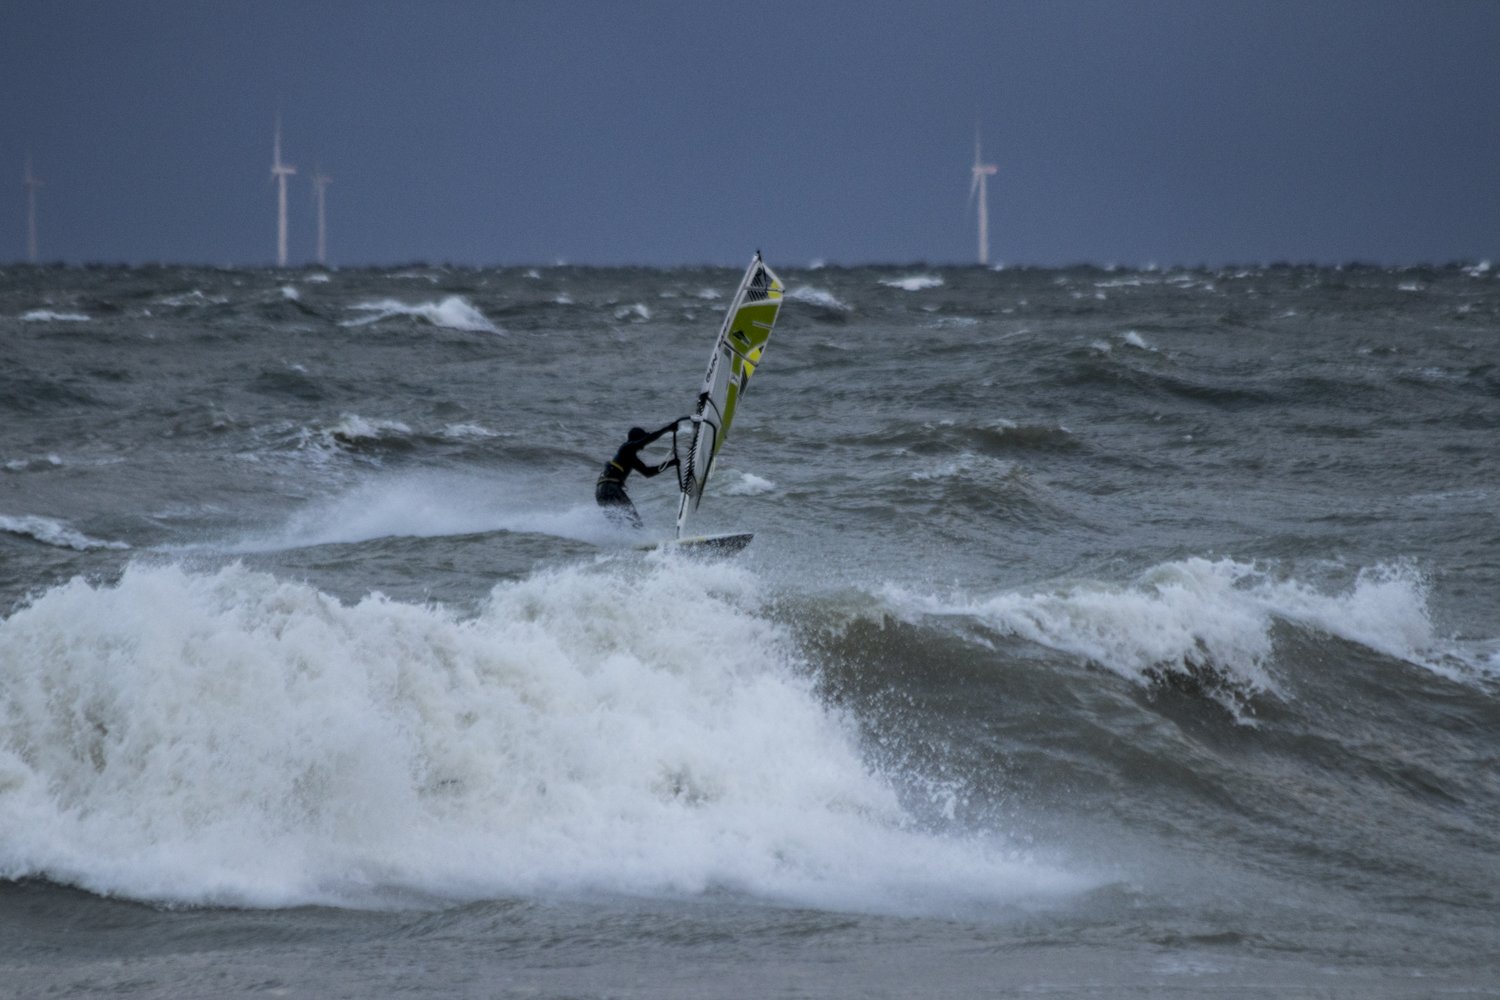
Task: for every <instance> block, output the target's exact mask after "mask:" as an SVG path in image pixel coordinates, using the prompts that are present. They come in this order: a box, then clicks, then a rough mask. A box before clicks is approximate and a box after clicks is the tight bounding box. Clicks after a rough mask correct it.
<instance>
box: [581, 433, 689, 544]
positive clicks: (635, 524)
mask: <svg viewBox="0 0 1500 1000" xmlns="http://www.w3.org/2000/svg"><path fill="white" fill-rule="evenodd" d="M686 419H688V418H687V417H679V418H678V419H676V420H674V421H672V422H671V423H670V424H667V426H665V427H663V428H661V429H660V430H655V431H652V432H651V433H649V434H647V433H646V432H645V431H644V430H643V429H641V428H639V427H632V428H630V433H629V434H628V435H627V436H626V438H625V443H624V444H622V445H620V449H619V451H616V452H615V457H614V458H612V459H610V460H609V462H608V463H606V464H605V466H604V471H603V472H602V473H600V474H599V482H598V483H597V484H596V485H595V486H594V499H595V500H596V501H598V503H599V506H600V507H601V508H603V510H604V515H605V516H606V517H608V518H609V519H610V520H611V521H613V522H614V523H615V524H619V525H629V526H630V527H632V528H639V527H641V515H640V514H638V513H636V509H635V504H633V503H631V502H630V495H629V494H627V493H626V492H625V478H626V477H627V476H629V475H630V473H631V471H632V470H634V471H636V472H639V473H640V474H641V475H643V476H645V477H646V478H647V479H650V478H651V477H652V476H654V475H656V474H657V473H659V472H665V471H666V470H667V469H670V468H671V467H672V466H674V465H676V464H677V456H676V455H673V456H672V457H671V458H669V459H667V460H666V461H665V462H662V463H661V464H660V465H647V464H646V463H645V462H642V461H641V449H642V448H644V447H646V445H648V444H650V443H651V442H652V441H655V440H656V439H657V438H659V437H661V436H662V435H663V434H665V433H667V431H669V430H671V429H672V428H674V427H676V426H677V425H678V424H680V423H682V421H684V420H686Z"/></svg>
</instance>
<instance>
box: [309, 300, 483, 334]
mask: <svg viewBox="0 0 1500 1000" xmlns="http://www.w3.org/2000/svg"><path fill="white" fill-rule="evenodd" d="M350 308H352V309H356V310H359V311H360V312H365V313H369V315H368V316H361V317H360V318H358V319H352V320H345V321H344V322H342V323H340V324H339V325H340V326H346V327H354V326H369V325H370V324H371V323H379V322H380V321H381V320H385V319H390V318H392V317H393V316H412V317H415V318H417V319H421V320H425V321H427V322H428V323H431V324H432V325H433V326H440V327H445V328H447V329H450V330H467V331H470V332H476V333H500V332H502V331H501V329H500V328H499V327H497V326H496V325H495V324H494V323H491V322H490V321H489V320H488V319H486V318H485V316H484V314H483V313H481V312H480V311H479V310H478V309H476V308H474V306H473V305H471V304H470V303H469V301H468V300H467V299H465V298H463V297H462V296H459V295H450V296H448V297H447V298H446V299H443V300H442V301H441V302H418V303H415V304H410V303H406V302H401V301H399V300H397V299H380V300H378V301H375V302H360V303H356V304H355V305H353V306H351V307H350Z"/></svg>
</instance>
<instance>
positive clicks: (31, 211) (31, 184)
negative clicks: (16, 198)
mask: <svg viewBox="0 0 1500 1000" xmlns="http://www.w3.org/2000/svg"><path fill="white" fill-rule="evenodd" d="M21 186H22V187H24V188H25V189H26V257H27V259H28V260H30V261H31V262H32V263H33V264H35V263H36V262H37V257H38V254H37V245H36V189H37V188H39V187H41V186H42V182H41V181H39V180H37V179H36V175H35V174H34V173H32V171H31V152H30V151H29V150H28V151H27V153H26V172H25V173H24V174H22V175H21Z"/></svg>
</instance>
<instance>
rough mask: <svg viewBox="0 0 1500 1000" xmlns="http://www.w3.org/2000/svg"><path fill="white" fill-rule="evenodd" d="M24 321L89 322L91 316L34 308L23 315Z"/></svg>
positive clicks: (22, 319)
mask: <svg viewBox="0 0 1500 1000" xmlns="http://www.w3.org/2000/svg"><path fill="white" fill-rule="evenodd" d="M21 322H22V323H87V322H89V317H88V316H85V315H84V314H83V313H72V312H55V311H53V310H51V309H33V310H31V312H28V313H23V314H22V315H21Z"/></svg>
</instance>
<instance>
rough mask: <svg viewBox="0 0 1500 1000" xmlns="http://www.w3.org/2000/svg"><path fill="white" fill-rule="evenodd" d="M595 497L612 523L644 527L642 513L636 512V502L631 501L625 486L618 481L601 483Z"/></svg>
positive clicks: (628, 526)
mask: <svg viewBox="0 0 1500 1000" xmlns="http://www.w3.org/2000/svg"><path fill="white" fill-rule="evenodd" d="M594 499H595V500H596V501H597V502H598V504H599V507H600V509H601V510H603V511H604V516H605V517H607V518H609V520H610V522H611V523H613V524H617V525H619V526H620V527H622V528H641V527H643V525H642V524H641V515H640V514H639V513H637V512H636V509H635V504H633V503H631V502H630V497H629V496H628V495H627V494H626V493H625V488H624V487H623V486H621V485H619V484H618V483H600V484H599V487H598V489H596V490H595V491H594Z"/></svg>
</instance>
